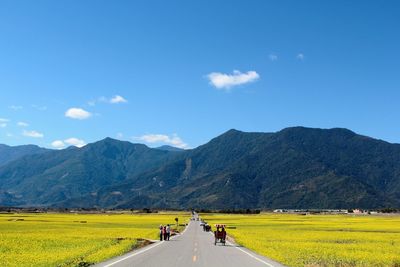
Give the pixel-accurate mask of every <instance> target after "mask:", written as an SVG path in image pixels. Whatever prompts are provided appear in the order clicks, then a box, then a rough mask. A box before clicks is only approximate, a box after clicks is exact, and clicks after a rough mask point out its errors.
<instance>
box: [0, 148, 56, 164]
mask: <svg viewBox="0 0 400 267" xmlns="http://www.w3.org/2000/svg"><path fill="white" fill-rule="evenodd" d="M46 151H49V150H48V149H45V148H41V147H38V146H35V145H23V146H7V145H2V144H0V166H2V165H5V164H7V163H9V162H11V161H13V160H16V159H19V158H21V157H23V156H26V155H32V154H38V153H43V152H46Z"/></svg>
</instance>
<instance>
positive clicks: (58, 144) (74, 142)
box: [51, 137, 86, 149]
mask: <svg viewBox="0 0 400 267" xmlns="http://www.w3.org/2000/svg"><path fill="white" fill-rule="evenodd" d="M67 145H70V146H76V147H83V146H85V145H86V143H85V141H83V140H81V139H78V138H75V137H71V138H68V139H65V140H64V141H63V140H55V141H53V142H52V143H51V146H52V147H54V148H56V149H63V148H65V147H66V146H67Z"/></svg>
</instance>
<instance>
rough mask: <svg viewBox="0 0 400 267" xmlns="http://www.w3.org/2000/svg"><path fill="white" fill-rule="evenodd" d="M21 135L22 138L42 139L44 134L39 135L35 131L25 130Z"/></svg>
mask: <svg viewBox="0 0 400 267" xmlns="http://www.w3.org/2000/svg"><path fill="white" fill-rule="evenodd" d="M22 134H23V135H24V136H27V137H33V138H43V137H44V134H42V133H39V132H37V131H26V130H24V131H23V132H22Z"/></svg>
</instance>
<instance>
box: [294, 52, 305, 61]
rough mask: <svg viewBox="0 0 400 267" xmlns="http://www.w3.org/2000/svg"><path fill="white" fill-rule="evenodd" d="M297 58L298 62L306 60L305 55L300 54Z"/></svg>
mask: <svg viewBox="0 0 400 267" xmlns="http://www.w3.org/2000/svg"><path fill="white" fill-rule="evenodd" d="M296 58H297V59H298V60H304V54H302V53H299V54H297V56H296Z"/></svg>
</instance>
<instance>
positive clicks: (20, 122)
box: [17, 121, 29, 127]
mask: <svg viewBox="0 0 400 267" xmlns="http://www.w3.org/2000/svg"><path fill="white" fill-rule="evenodd" d="M17 125H18V126H20V127H28V126H29V124H28V123H26V122H23V121H19V122H17Z"/></svg>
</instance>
